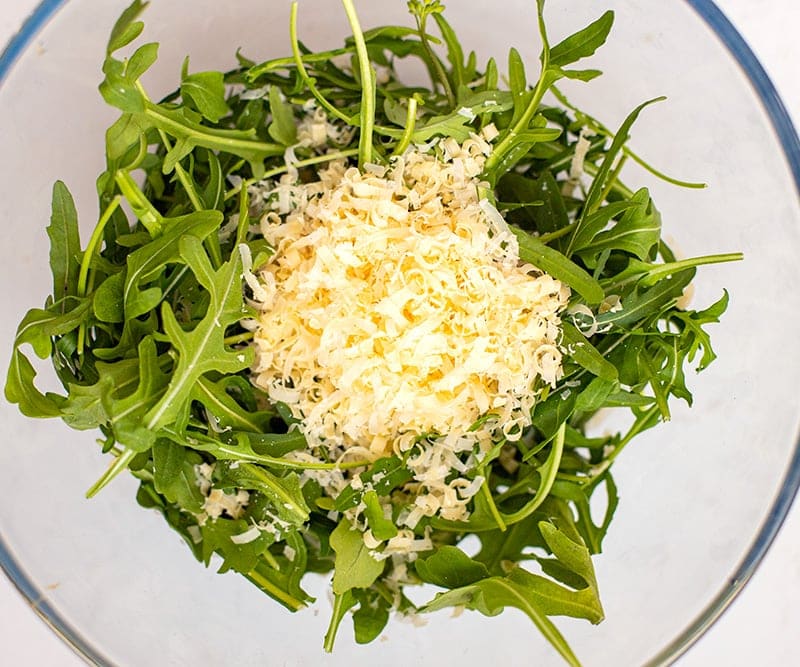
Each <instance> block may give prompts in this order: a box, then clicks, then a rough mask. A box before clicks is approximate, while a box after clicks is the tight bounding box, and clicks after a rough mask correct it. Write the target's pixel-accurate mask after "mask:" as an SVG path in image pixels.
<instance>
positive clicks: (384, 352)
mask: <svg viewBox="0 0 800 667" xmlns="http://www.w3.org/2000/svg"><path fill="white" fill-rule="evenodd" d="M425 148H426V147H421V148H418V149H414V150H409V151H407V152H406V154H405V155H404V156H403V157H402V158H397V159H395V160H394V161H393V162H392V165H391V167H390V168H389V169H384V168H382V167H378V166H370V167H368V169H367V170H366V171H365V173H362V172H360V171H359V170H358V169H356V168H353V167H350V168H348V167H347V166H346V165H345V164H344V163H343V162H333V163H331V164H329V165H328V166H327V167H326V168H325V169H323V170H321V171H320V172H319V173H318V177H319V180H318V181H315V182H312V183H305V184H301V183H298V181H297V180H296V179H295V178H292V177H285V178H284V179H283V181H282V182H281V183H279V184H278V185H277V186H275V187H274V188H273V189H272V190H271V192H270V195H271V201H272V202H273V204H272V210H271V211H270V212H268V213H267V214H266V215H265V216H264V217H263V219H262V222H261V231H262V233H263V235H264V237H265V238H266V240H267V241H268V242H269V243H270V244H271V246H272V247H273V248H274V249H275V252H274V254H273V255H272V256H271V258H270V260H269V262H268V263H267V264H266V265H265V266H263V267H260V269H259V271H258V274H257V279H258V280H257V282H256V281H255V280H253V279H252V278H253V277H252V276H250V280H249V282H250V284H251V287H253V288H254V289H253V293H254V297H255V299H256V300H257V305H258V307H259V309H260V314H259V317H258V321H257V324H256V327H255V346H256V352H257V354H256V366H255V368H254V377H255V382H256V384H257V385H258V386H260V387H262V388H263V389H264V390H265V391H266V392H267V393H268V394H269V396H270V398H271V399H272V400H273V401H280V402H283V403H285V404H286V405H287V406H288V407H289V408H290V409H291V411H292V414H293V415H294V417H295V418H297V419H298V420H300V428H301V430H302V431H303V433H304V435H305V437H306V439H307V441H308V444H309V447H310V448H311V449H312V451H320V449H325V450H327V453H328V455H330V456H333V457H340V456H342V455H344V454H346V453H348V452H353V451H358V453H359V454H360V455H361V456H362V458H363V456H364V455H367V456H369V457H370V458H372V459H375V458H378V457H380V456H384V455H389V454H391V453H405V452H409V451H411V455H410V457H409V459H408V464H409V466H410V468H411V469H412V471H413V472H414V473H415V478H416V482H417V487H418V488H417V491H418V495H417V497H416V504H415V506H414V509H413V511H412V516H410V517H407V518H406V523H407V525H411V526H413V525H414V524H415V523H416V521H417V520H418V519H419V517H421V516H423V515H427V516H432V515H434V514H439V515H441V516H443V517H444V518H451V519H463V518H466V516H467V515H466V509H465V505H466V503H467V502H468V500H469V498H470V497H471V496H472V495H474V494H475V493H476V492H477V490H478V488H479V486H480V482H481V480H480V479H478V480H469V479H467V478H466V476H465V475H464V473H465V472H466V471H467V468H468V467H469V465H470V464H471V465H474V463H475V458H474V456H473V455H472V453H473V452H479V451H481V450H482V451H485V450H486V449H487V448H488V447H489V446H490V444H491V443H492V441H497V440H498V438H500V437H505V438H507V439H509V440H514V439H516V438H518V437H519V436H520V435H521V433H522V430H523V429H524V428H525V427H526V426H528V425H530V420H531V416H530V413H531V409H532V407H533V404H534V401H535V388H536V387H537V386H538V385H540V384H542V383H547V384H550V385H553V384H555V383H556V381H557V380H558V379H559V378H560V377H561V352H560V350H559V347H558V342H559V335H560V329H559V324H560V319H559V313H560V312H561V311H562V310H563V309H564V308H565V306H566V304H567V299H568V297H569V289H568V287H567V286H566V285H563V284H562V283H560V282H559V281H558V280H556V279H554V278H552V277H551V276H549V275H546V274H543V273H542V272H541V271H539V270H537V269H536V268H535V267H533V266H531V265H528V264H522V263H521V262H520V260H519V256H518V246H517V242H516V238H515V237H514V235H513V233H512V232H511V231H510V230H509V229H508V227H507V225H506V223H505V222H504V220H503V218H502V217H501V216H500V214H499V213H498V212H497V210H496V209H495V208H494V207H493V206H492V205H491V204H490V203H489V202H488V201H487V200H485V199H480V198H479V189H480V185H481V184H480V182H479V181H478V179H477V177H478V175H479V174H480V172H481V170H482V168H483V164H484V161H485V159H486V155H488V154H489V152H490V150H491V147H490V145H489V144H488V143H487V142H486V141H485V139H484V138H482V137H479V136H475V135H473V136H472V137H471V138H470V139H468V140H466V141H465V142H464V143H463V144H458V143H457V142H456V141H455V140H453V139H445V140H442V141H440V142H439V143H438V144H437V145H436V146H434V149H435V152H436V154H432V153H430V152H425ZM428 148H430V147H428ZM487 415H488V416H489V417H488V418H486V416H487ZM481 418H484V419H482V420H481ZM479 420H481V421H480V422H479ZM476 422H478V423H479V425H478V426H476Z"/></svg>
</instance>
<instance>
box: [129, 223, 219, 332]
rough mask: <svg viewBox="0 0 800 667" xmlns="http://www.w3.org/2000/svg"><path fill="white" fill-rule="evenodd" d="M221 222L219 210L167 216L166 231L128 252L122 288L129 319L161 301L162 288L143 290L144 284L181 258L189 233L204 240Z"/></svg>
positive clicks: (150, 308)
mask: <svg viewBox="0 0 800 667" xmlns="http://www.w3.org/2000/svg"><path fill="white" fill-rule="evenodd" d="M221 223H222V214H221V213H220V212H219V211H197V212H196V213H190V214H189V215H186V216H181V217H178V218H165V219H164V224H165V227H166V228H165V230H164V233H163V234H162V235H161V236H158V237H156V238H155V239H153V240H152V241H151V242H150V243H148V244H146V245H144V246H142V247H141V248H138V249H137V250H135V251H134V252H132V253H131V254H129V255H128V257H127V265H128V266H127V271H126V275H125V288H124V291H123V303H124V305H125V319H126V320H132V319H134V318H137V317H139V316H141V315H143V314H144V313H146V312H148V311H150V310H152V309H153V308H155V307H156V306H157V305H158V304H159V303H160V301H161V290H160V289H157V288H153V289H151V290H142V289H141V286H142V285H144V284H147V283H149V282H150V281H152V280H153V279H154V278H156V277H157V276H158V275H159V274H160V273H161V272H162V271H163V270H164V267H166V265H167V264H170V263H176V262H178V261H180V259H181V257H180V243H181V240H182V239H183V238H185V237H188V236H191V237H192V238H195V237H196V238H198V239H200V240H203V239H205V238H206V237H207V236H208V235H209V234H211V233H212V232H213V231H214V230H216V229H217V228H219V226H220V224H221ZM154 290H155V291H154Z"/></svg>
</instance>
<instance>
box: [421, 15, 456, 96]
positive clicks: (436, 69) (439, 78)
mask: <svg viewBox="0 0 800 667" xmlns="http://www.w3.org/2000/svg"><path fill="white" fill-rule="evenodd" d="M415 17H416V19H417V33H418V34H419V39H420V41H421V42H422V48H423V49H425V54H426V55H427V56H428V60H429V61H430V62H431V64H432V65H433V72H432V74H435V76H434V77H433V84H434V86H435V85H436V83H437V82H438V83H439V84H441V86H442V90H444V94H445V97H447V103H448V104H449V105H450V106H451V107H455V106H456V101H457V100H456V95H455V93H454V92H453V87H452V86H451V85H450V79H449V78H448V77H447V72H446V71H445V69H444V65H443V64H442V61H441V59H440V58H439V56H437V55H436V53H435V52H434V50H433V47H431V42H430V40H429V39H428V32H427V30H426V29H425V27H426V24H427V21H428V15H427V14H425V13H423V14H422V16H421V17H420V16H419V15H415Z"/></svg>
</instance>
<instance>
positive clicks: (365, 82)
mask: <svg viewBox="0 0 800 667" xmlns="http://www.w3.org/2000/svg"><path fill="white" fill-rule="evenodd" d="M342 4H343V5H344V11H345V13H346V14H347V20H348V21H349V22H350V28H351V30H352V31H353V40H354V41H355V44H356V53H357V54H358V71H359V74H360V76H361V113H360V114H359V116H360V122H361V132H360V134H359V137H358V166H359V167H361V168H362V169H363V168H364V165H366V164H369V163H370V162H372V129H373V126H374V125H375V93H376V91H375V69H374V68H373V67H372V64H371V63H370V60H369V53H368V52H367V43H366V42H365V41H364V33H363V31H362V30H361V25H360V24H359V22H358V15H357V14H356V10H355V7H353V1H352V0H342Z"/></svg>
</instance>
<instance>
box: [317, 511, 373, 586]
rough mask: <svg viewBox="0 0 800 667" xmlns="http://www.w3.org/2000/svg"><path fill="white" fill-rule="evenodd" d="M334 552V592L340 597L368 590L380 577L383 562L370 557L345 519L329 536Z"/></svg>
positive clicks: (362, 540) (361, 538)
mask: <svg viewBox="0 0 800 667" xmlns="http://www.w3.org/2000/svg"><path fill="white" fill-rule="evenodd" d="M330 541H331V547H332V548H333V550H334V551H335V552H336V568H335V570H334V572H333V592H334V593H335V594H336V595H342V594H344V593H346V592H347V591H350V590H351V589H353V588H367V587H368V586H371V585H372V584H373V583H374V581H375V580H376V579H377V578H378V577H379V576H380V575H381V573H382V572H383V568H384V565H385V564H384V562H383V561H379V560H376V559H375V558H373V557H372V555H371V554H370V552H369V549H368V548H367V545H366V544H364V539H363V537H362V535H361V533H360V532H359V531H357V530H354V529H353V527H352V525H351V524H350V522H349V521H348V520H347V519H341V520H340V521H339V524H338V525H337V526H336V528H335V529H334V530H333V532H332V533H331V537H330Z"/></svg>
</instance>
